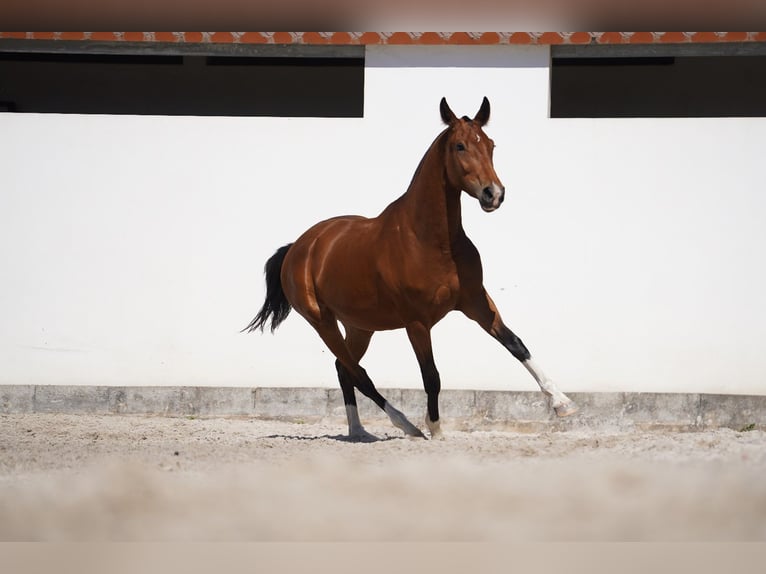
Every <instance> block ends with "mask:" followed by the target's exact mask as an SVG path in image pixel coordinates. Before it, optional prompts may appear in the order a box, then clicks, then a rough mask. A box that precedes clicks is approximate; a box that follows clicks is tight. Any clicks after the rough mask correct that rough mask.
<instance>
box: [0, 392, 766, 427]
mask: <svg viewBox="0 0 766 574" xmlns="http://www.w3.org/2000/svg"><path fill="white" fill-rule="evenodd" d="M383 394H384V395H385V396H386V398H387V399H388V400H389V402H391V403H392V404H393V405H394V406H396V407H397V408H399V409H400V410H402V411H403V412H404V413H405V414H406V415H407V416H408V417H410V418H411V419H412V421H413V422H415V423H416V424H421V423H422V421H423V417H424V414H425V405H426V397H425V393H424V392H423V391H422V390H418V389H385V390H383ZM569 396H570V397H571V398H572V399H573V400H575V401H576V402H577V404H578V405H579V406H580V412H579V413H578V414H576V415H574V416H572V417H568V418H565V419H559V418H557V417H556V416H555V415H554V414H553V411H552V410H551V408H550V406H549V404H548V401H547V400H546V398H545V396H544V395H543V394H542V393H540V392H532V391H530V392H520V391H469V390H444V391H442V393H441V396H440V406H441V415H442V425H443V427H444V428H446V429H460V430H486V429H502V430H517V431H528V432H539V431H546V430H576V429H578V428H604V429H613V430H629V429H639V430H651V429H677V430H704V429H712V428H731V429H734V430H743V429H761V430H766V396H763V395H713V394H675V393H569ZM358 402H359V411H360V416H361V418H362V420H363V421H384V420H386V419H387V417H386V415H385V414H383V413H382V412H381V411H380V410H379V409H378V408H377V407H376V406H375V405H374V404H373V403H372V402H371V401H369V400H367V399H366V398H364V397H361V396H359V395H358ZM23 413H65V414H100V415H107V414H111V415H162V416H187V417H188V416H195V417H230V416H244V417H256V418H263V419H282V420H288V421H304V422H314V421H320V420H326V421H337V423H338V424H339V425H345V420H346V415H345V409H344V406H343V398H342V395H341V392H340V389H325V388H269V387H258V388H242V387H132V386H131V387H108V386H64V385H62V386H58V385H52V386H45V385H7V386H2V387H0V414H23Z"/></svg>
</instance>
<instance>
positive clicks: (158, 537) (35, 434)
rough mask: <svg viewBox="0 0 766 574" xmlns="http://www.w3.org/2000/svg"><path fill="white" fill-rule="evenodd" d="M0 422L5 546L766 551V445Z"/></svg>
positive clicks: (69, 419)
mask: <svg viewBox="0 0 766 574" xmlns="http://www.w3.org/2000/svg"><path fill="white" fill-rule="evenodd" d="M368 430H370V431H372V432H375V433H376V434H377V435H378V436H380V437H381V440H379V441H378V442H374V443H369V444H360V443H350V442H347V441H345V440H343V437H342V436H341V435H340V433H343V432H344V431H345V428H344V425H343V424H334V423H333V424H324V423H323V424H294V423H287V422H279V421H263V420H254V419H193V418H166V417H143V416H71V415H44V414H34V415H0V540H4V541H18V540H43V541H112V540H138V541H179V540H180V541H188V540H229V541H336V540H341V541H457V540H466V541H505V540H509V541H569V540H573V541H583V540H587V541H614V540H625V541H627V540H630V541H633V540H646V541H680V540H693V541H753V540H756V541H764V540H766V433H764V432H761V431H757V430H754V431H750V432H735V431H731V430H715V431H705V432H694V433H676V432H660V431H657V432H648V433H647V432H621V433H598V432H593V431H587V432H586V431H582V432H579V431H578V432H574V431H569V432H558V433H541V434H519V433H510V432H500V431H487V432H457V431H453V432H449V431H448V432H446V433H445V434H446V440H445V441H441V442H438V441H426V440H422V439H418V440H414V439H407V438H404V437H403V436H402V435H401V434H400V433H399V432H398V431H396V429H393V428H392V427H390V426H388V425H379V426H368Z"/></svg>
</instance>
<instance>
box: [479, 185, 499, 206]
mask: <svg viewBox="0 0 766 574" xmlns="http://www.w3.org/2000/svg"><path fill="white" fill-rule="evenodd" d="M478 199H479V204H480V205H481V208H482V209H483V210H484V211H486V212H487V213H489V212H491V211H495V210H496V209H497V208H498V207H500V205H501V204H502V203H503V201H504V200H505V187H504V186H502V185H499V184H496V183H493V184H491V185H488V186H486V187H485V188H483V189H482V190H481V192H480V193H479V195H478Z"/></svg>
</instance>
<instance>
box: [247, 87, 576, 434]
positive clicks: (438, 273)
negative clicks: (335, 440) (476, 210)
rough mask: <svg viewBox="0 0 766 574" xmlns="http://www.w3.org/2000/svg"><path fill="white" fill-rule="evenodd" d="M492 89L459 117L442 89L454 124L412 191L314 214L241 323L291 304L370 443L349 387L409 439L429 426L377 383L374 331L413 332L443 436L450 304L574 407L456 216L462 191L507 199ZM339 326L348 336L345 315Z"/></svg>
mask: <svg viewBox="0 0 766 574" xmlns="http://www.w3.org/2000/svg"><path fill="white" fill-rule="evenodd" d="M489 111H490V106H489V100H488V99H487V98H486V97H485V98H484V100H483V101H482V104H481V107H480V108H479V111H478V112H477V114H476V116H475V117H474V118H473V119H470V118H468V117H467V116H463V117H462V118H458V117H457V116H456V115H455V114H454V113H453V112H452V110H451V109H450V107H449V105H448V104H447V101H446V99H445V98H442V100H441V103H440V112H441V118H442V120H443V121H444V123H445V124H446V125H447V127H446V129H444V131H442V132H441V133H440V134H439V135H438V136H437V138H436V139H435V140H434V142H433V143H432V144H431V146H430V147H429V148H428V151H426V153H425V155H424V156H423V159H422V160H421V161H420V165H418V167H417V169H416V170H415V175H414V176H413V178H412V181H411V183H410V185H409V187H408V188H407V191H406V192H405V193H404V195H402V196H401V197H399V198H398V199H396V200H395V201H394V202H393V203H391V204H390V205H389V206H388V207H386V208H385V209H384V210H383V212H381V213H380V215H378V216H377V217H374V218H371V219H370V218H366V217H360V216H341V217H334V218H332V219H328V220H325V221H322V222H320V223H317V224H316V225H314V226H313V227H311V228H310V229H309V230H308V231H306V232H305V233H304V234H303V235H301V236H300V237H299V238H298V239H297V240H296V241H295V242H294V243H291V244H288V245H285V246H284V247H281V248H280V249H278V250H277V252H276V253H275V254H274V255H273V256H272V257H271V258H270V259H269V260H268V261H267V263H266V265H265V275H266V301H265V302H264V304H263V307H262V308H261V310H260V311H259V312H258V314H257V315H256V316H255V318H254V319H253V320H252V321H251V322H250V324H249V325H248V326H247V327H245V329H243V331H248V332H252V331H254V330H256V329H260V330H261V331H263V329H264V326H265V325H266V323H267V322H268V321H269V320H271V325H270V327H271V331H272V332H274V330H275V329H276V328H277V327H278V326H279V325H280V323H282V321H284V320H285V318H286V317H287V315H288V313H289V312H290V310H291V308H294V309H295V310H296V311H297V312H298V313H299V314H300V315H302V316H303V317H304V318H305V319H306V321H308V322H309V324H310V325H311V326H312V327H313V328H314V329H315V330H316V332H317V333H318V334H319V336H320V338H321V339H322V341H324V343H325V344H326V345H327V347H328V348H329V349H330V351H332V353H333V355H335V357H336V361H335V367H336V370H337V373H338V381H339V382H340V387H341V390H342V392H343V400H344V403H345V407H346V416H347V418H348V431H349V436H350V438H351V439H353V440H362V441H364V440H375V438H376V437H374V436H373V435H371V434H370V433H368V432H367V431H366V430H365V429H364V427H363V426H362V423H361V422H360V420H359V414H358V411H357V406H356V396H355V391H354V389H355V388H356V389H358V390H359V391H360V392H361V393H362V394H363V395H365V396H367V397H369V398H370V399H371V400H372V401H374V402H375V404H376V405H378V407H380V408H381V409H382V410H383V411H384V412H385V413H386V414H387V415H388V416H389V418H390V419H391V422H392V423H393V425H394V426H395V427H397V428H399V429H401V430H402V431H404V433H405V434H406V435H408V436H411V437H423V438H425V435H424V434H423V433H422V432H421V431H420V429H418V428H417V427H416V426H415V425H413V424H412V423H411V422H410V421H409V420H408V419H407V417H406V416H405V415H404V414H403V413H401V412H400V411H398V410H397V409H395V408H394V407H393V406H392V405H391V404H390V403H389V402H388V401H387V400H386V399H385V398H384V397H383V396H382V395H381V394H380V393H379V392H378V390H377V389H376V388H375V386H374V385H373V383H372V380H371V379H370V377H369V376H368V375H367V372H366V371H365V370H364V369H363V368H362V367H361V366H360V364H359V361H360V360H361V358H362V357H363V355H364V354H365V352H366V351H367V348H368V346H369V344H370V339H371V337H372V335H373V333H374V332H375V331H382V330H389V329H400V328H404V329H405V330H406V331H407V336H408V337H409V340H410V343H411V344H412V348H413V349H414V351H415V355H416V357H417V360H418V364H419V365H420V371H421V375H422V378H423V386H424V388H425V392H426V396H427V412H426V418H425V424H426V426H427V427H428V430H429V431H430V435H431V438H443V434H442V431H441V424H440V419H439V390H440V388H441V382H440V377H439V372H438V371H437V369H436V365H435V363H434V356H433V351H432V348H431V328H432V327H433V326H434V325H436V323H438V322H439V320H441V319H442V318H443V317H444V316H445V315H446V314H447V313H449V312H450V311H453V310H458V311H462V312H463V313H464V314H465V315H466V316H467V317H468V318H469V319H473V320H474V321H476V322H477V323H478V324H479V325H480V326H481V327H482V328H483V329H484V330H485V331H487V332H488V333H489V334H490V335H492V337H494V338H495V339H496V340H497V341H499V342H500V343H501V344H502V345H503V346H504V347H505V348H506V349H508V351H510V352H511V354H512V355H513V356H514V357H515V358H516V359H518V360H519V361H521V363H522V364H523V365H524V366H525V367H526V368H527V370H528V371H529V372H530V374H531V375H532V376H533V377H534V379H535V380H536V381H537V383H538V384H539V386H540V389H541V390H542V392H543V393H544V394H545V395H547V396H548V397H549V399H550V402H551V406H552V407H553V409H554V411H555V413H556V414H557V415H558V416H568V415H571V414H573V413H575V412H576V411H577V406H576V405H575V403H574V402H573V401H572V400H570V399H569V398H568V397H567V396H566V395H565V394H564V393H562V392H561V391H560V390H559V389H558V388H557V387H556V385H555V384H554V383H553V382H552V381H551V380H550V379H548V378H547V377H546V376H545V374H543V372H542V370H540V368H539V367H538V366H537V365H536V364H535V362H534V361H533V360H532V356H531V354H530V352H529V350H528V349H527V347H526V346H524V343H522V341H521V339H519V337H517V336H516V335H515V334H514V333H513V332H512V331H511V330H510V329H509V328H508V327H506V325H505V324H504V323H503V320H502V318H501V317H500V313H499V312H498V310H497V308H496V307H495V304H494V302H493V301H492V299H491V298H490V296H489V295H488V294H487V291H486V290H485V289H484V285H483V281H482V265H481V259H480V257H479V252H478V250H477V249H476V247H475V246H474V244H473V243H472V242H471V240H470V239H468V237H467V236H466V234H465V231H464V230H463V225H462V221H461V205H460V197H461V193H462V192H466V193H468V195H470V196H472V197H474V198H475V199H477V200H478V202H479V205H480V206H481V208H482V209H483V210H484V211H486V212H491V211H494V210H496V209H497V208H498V207H500V205H501V204H502V203H503V199H504V198H505V187H503V184H502V183H501V182H500V179H499V178H498V176H497V174H496V173H495V168H494V165H493V162H492V156H493V149H494V147H495V144H494V142H493V141H492V140H491V139H490V138H489V137H487V135H486V134H485V133H484V131H483V129H482V128H483V127H484V126H485V125H486V124H487V122H488V121H489ZM339 322H340V323H341V324H342V325H343V327H344V331H345V336H344V335H343V334H342V333H341V331H340V328H339V325H338V323H339Z"/></svg>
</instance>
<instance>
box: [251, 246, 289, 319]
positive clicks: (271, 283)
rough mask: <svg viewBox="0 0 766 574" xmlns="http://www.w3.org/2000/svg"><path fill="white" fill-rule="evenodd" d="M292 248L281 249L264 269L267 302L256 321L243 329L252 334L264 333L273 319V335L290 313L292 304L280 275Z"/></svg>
mask: <svg viewBox="0 0 766 574" xmlns="http://www.w3.org/2000/svg"><path fill="white" fill-rule="evenodd" d="M291 246H292V243H289V244H288V245H285V246H284V247H280V248H279V249H277V252H276V253H275V254H274V255H272V256H271V257H270V258H269V260H268V261H267V262H266V265H265V266H264V267H263V272H264V274H265V275H266V301H265V302H264V303H263V307H261V310H260V311H258V314H257V315H256V316H255V319H253V320H252V321H250V324H249V325H248V326H247V327H245V328H244V329H242V331H247V332H248V333H252V332H253V331H255V330H256V329H260V330H261V332H263V327H264V326H265V325H266V323H267V322H268V320H269V317H271V332H272V333H273V332H274V331H275V330H276V328H277V327H279V325H280V323H282V321H284V320H285V319H286V318H287V315H288V314H289V313H290V309H292V307H291V306H290V302H289V301H288V300H287V297H285V292H284V291H283V290H282V280H281V279H280V275H281V273H282V262H283V261H284V260H285V255H287V251H288V250H289V249H290V247H291Z"/></svg>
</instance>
